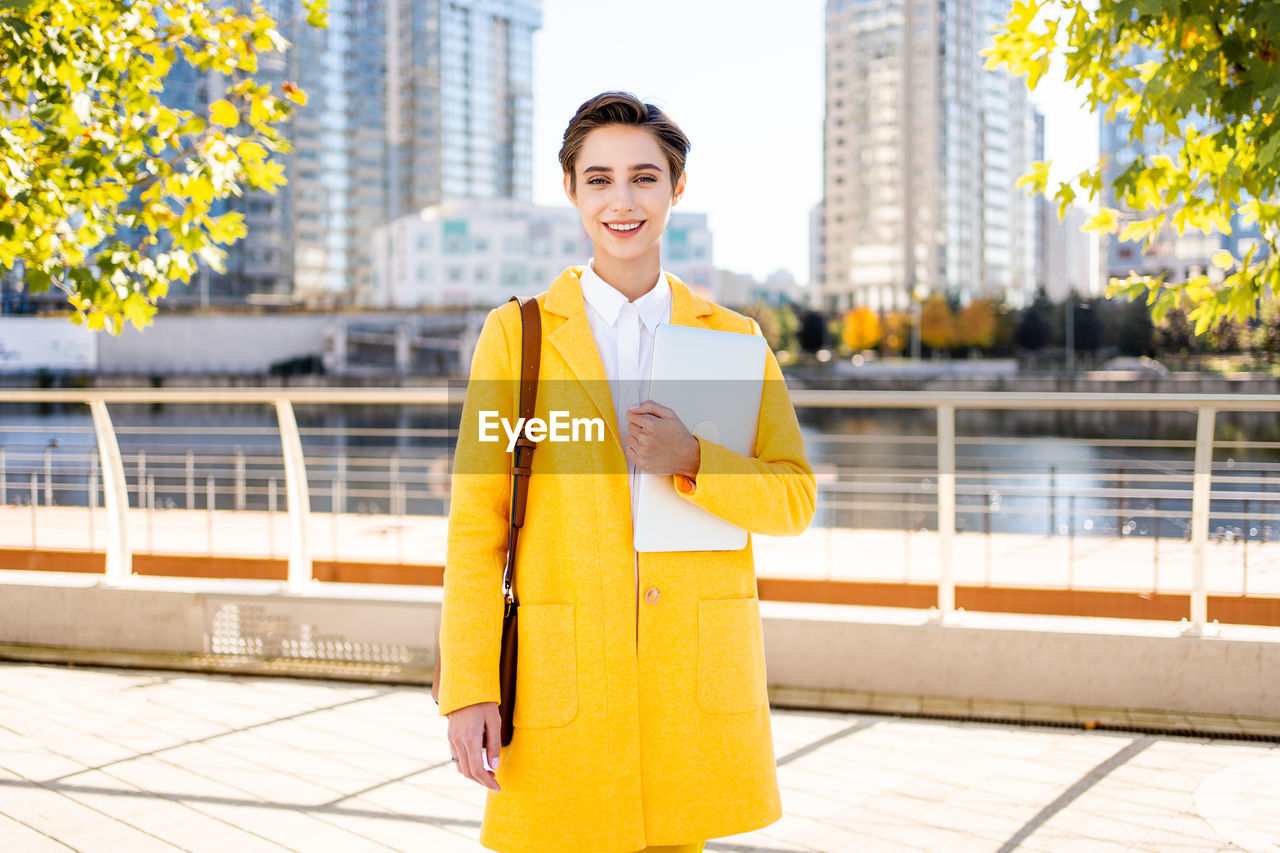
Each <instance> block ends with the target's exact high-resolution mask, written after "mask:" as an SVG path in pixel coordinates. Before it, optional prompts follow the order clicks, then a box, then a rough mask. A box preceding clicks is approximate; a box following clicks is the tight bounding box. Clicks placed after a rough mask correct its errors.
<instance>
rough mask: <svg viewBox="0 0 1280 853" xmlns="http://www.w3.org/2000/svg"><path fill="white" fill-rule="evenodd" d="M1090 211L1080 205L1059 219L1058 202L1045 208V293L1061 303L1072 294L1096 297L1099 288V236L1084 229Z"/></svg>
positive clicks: (1043, 279)
mask: <svg viewBox="0 0 1280 853" xmlns="http://www.w3.org/2000/svg"><path fill="white" fill-rule="evenodd" d="M1088 218H1089V212H1088V211H1087V210H1085V209H1084V208H1083V207H1081V206H1080V205H1077V204H1073V205H1071V206H1070V207H1068V208H1067V211H1066V214H1065V215H1064V216H1063V217H1062V219H1058V205H1057V203H1056V202H1051V203H1049V204H1047V205H1045V206H1044V208H1043V219H1042V229H1043V233H1044V267H1043V278H1042V280H1041V286H1042V287H1043V288H1044V291H1045V294H1046V295H1048V297H1049V298H1050V299H1052V300H1054V301H1055V302H1060V301H1062V300H1063V299H1065V298H1067V297H1068V296H1069V295H1070V294H1072V293H1075V294H1077V295H1078V296H1092V295H1094V294H1095V292H1096V290H1097V284H1096V281H1095V280H1096V278H1097V276H1096V275H1094V271H1095V270H1096V269H1097V258H1096V255H1097V246H1098V238H1097V235H1095V234H1093V233H1091V232H1086V231H1084V223H1085V220H1087V219H1088Z"/></svg>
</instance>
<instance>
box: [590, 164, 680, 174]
mask: <svg viewBox="0 0 1280 853" xmlns="http://www.w3.org/2000/svg"><path fill="white" fill-rule="evenodd" d="M646 170H650V171H654V172H661V171H662V167H661V166H655V165H654V164H652V163H641V164H640V165H638V166H632V167H631V171H633V172H643V171H646ZM588 172H604V173H606V174H610V175H611V174H613V169H610V168H609V167H608V166H588V167H587V168H585V169H583V170H582V174H584V175H585V174H587V173H588Z"/></svg>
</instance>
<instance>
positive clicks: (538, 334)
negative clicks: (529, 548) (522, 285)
mask: <svg viewBox="0 0 1280 853" xmlns="http://www.w3.org/2000/svg"><path fill="white" fill-rule="evenodd" d="M510 301H512V302H516V303H518V304H519V305H520V417H521V418H523V419H524V424H525V427H524V429H522V430H521V432H520V436H519V437H518V438H517V439H516V446H515V448H514V449H513V450H512V451H511V533H510V535H509V536H508V538H507V566H506V568H505V569H504V570H503V572H502V595H503V597H504V598H506V599H507V602H508V604H514V603H515V597H514V596H513V594H512V592H511V581H512V577H513V576H514V574H515V566H516V541H517V540H518V539H519V535H520V528H521V527H523V526H524V508H525V503H526V502H527V501H528V499H529V475H530V474H531V473H532V470H533V467H532V466H533V450H534V448H535V447H537V443H536V442H534V441H533V440H531V439H530V438H529V434H528V424H529V421H530V420H531V419H532V418H533V408H534V403H536V402H537V399H538V367H539V365H540V364H541V362H542V316H541V314H539V311H538V300H536V299H534V298H532V297H523V298H522V297H519V296H513V297H511V300H510Z"/></svg>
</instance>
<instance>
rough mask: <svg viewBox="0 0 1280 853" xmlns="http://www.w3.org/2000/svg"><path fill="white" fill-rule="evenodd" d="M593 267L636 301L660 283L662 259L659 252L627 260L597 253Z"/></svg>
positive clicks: (615, 287)
mask: <svg viewBox="0 0 1280 853" xmlns="http://www.w3.org/2000/svg"><path fill="white" fill-rule="evenodd" d="M655 248H656V247H655ZM591 268H592V269H594V270H595V272H596V275H598V276H600V278H602V279H603V280H604V281H605V282H606V283H607V284H608V285H609V286H610V287H612V288H613V289H614V290H616V291H618V292H619V293H621V294H622V295H623V296H625V297H627V301H628V302H635V301H636V300H637V299H639V298H640V297H641V296H644V295H645V294H646V293H648V292H649V291H650V290H653V287H654V285H655V284H657V283H658V275H659V274H660V273H661V272H662V261H661V258H660V257H659V256H658V253H657V252H651V253H648V254H646V255H645V256H644V257H642V258H636V259H635V260H626V261H623V260H618V259H617V258H611V257H609V256H608V255H604V256H601V255H596V256H595V259H594V260H593V261H592V264H591Z"/></svg>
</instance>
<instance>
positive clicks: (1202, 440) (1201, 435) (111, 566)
mask: <svg viewBox="0 0 1280 853" xmlns="http://www.w3.org/2000/svg"><path fill="white" fill-rule="evenodd" d="M791 396H792V401H793V402H794V404H795V405H796V407H797V408H820V409H821V408H825V409H859V410H877V409H917V410H930V411H933V412H934V414H935V416H936V424H937V426H936V443H937V468H936V476H937V498H936V511H937V520H938V521H937V529H938V534H939V558H938V559H939V566H938V568H939V583H938V599H937V605H936V607H937V611H938V616H939V618H941V619H946V618H947V617H948V616H949V615H950V614H951V613H952V612H953V611H954V609H955V579H954V572H953V566H952V556H953V537H954V535H955V532H956V513H957V506H956V497H957V482H956V480H957V472H956V446H957V443H958V441H957V437H956V428H955V417H956V412H957V411H960V410H1034V409H1038V410H1077V411H1137V412H1157V411H1158V412H1194V413H1196V415H1197V418H1196V433H1195V441H1194V454H1195V455H1194V462H1193V465H1192V472H1191V473H1192V490H1191V492H1192V494H1191V518H1190V539H1191V544H1192V579H1191V596H1190V600H1191V603H1190V620H1189V627H1188V632H1189V633H1195V634H1199V633H1202V632H1203V631H1204V630H1205V627H1206V621H1207V590H1206V583H1205V547H1206V543H1207V542H1208V539H1209V504H1210V499H1211V495H1212V493H1211V492H1210V479H1211V472H1212V452H1213V447H1214V428H1215V419H1216V415H1217V413H1218V412H1274V413H1280V396H1276V395H1247V394H1240V395H1197V394H1184V395H1164V394H1091V393H1054V394H1050V393H1026V392H884V391H847V390H796V391H793V392H792V394H791ZM22 402H39V403H53V402H61V403H81V404H87V405H88V406H89V409H90V412H91V414H92V418H93V425H94V432H95V436H96V442H97V447H98V451H99V456H100V458H101V460H102V468H103V471H102V474H103V480H102V485H103V493H104V496H105V505H106V511H107V528H108V542H107V551H106V580H107V582H108V583H109V584H116V585H119V584H124V583H127V581H128V578H129V577H130V575H131V563H132V553H133V551H132V549H131V546H130V543H129V541H128V536H127V529H128V528H127V524H126V519H127V511H128V507H129V501H128V494H127V491H126V488H127V486H126V480H125V470H124V461H123V458H122V456H121V453H120V447H119V443H118V440H117V430H116V428H115V427H113V425H112V421H111V417H110V415H109V413H108V410H107V406H108V404H120V403H193V404H211V403H212V404H218V403H226V404H261V405H263V406H271V407H273V409H274V411H275V415H276V419H277V423H278V431H279V437H280V441H281V447H282V449H283V463H284V470H285V480H286V484H285V485H286V495H287V512H288V516H289V530H290V537H289V538H290V545H289V561H288V565H289V569H288V584H287V588H288V590H289V591H290V592H291V593H295V594H305V593H307V592H308V590H309V589H311V588H312V583H311V581H312V577H313V575H312V562H311V560H312V558H311V554H310V550H309V548H308V544H307V539H308V537H307V524H308V514H309V511H310V492H309V488H308V479H307V472H306V459H305V457H304V454H303V449H302V441H301V437H300V433H299V429H298V426H297V423H296V420H295V418H294V406H295V405H315V404H319V405H378V404H383V405H419V406H421V405H427V406H442V405H447V404H448V403H450V402H451V396H450V389H448V388H445V387H435V388H398V389H386V388H301V389H300V388H253V389H225V388H199V389H133V388H129V389H85V390H72V389H40V390H34V389H0V404H2V403H22ZM452 402H457V400H456V395H455V397H454V399H453V400H452ZM914 440H916V441H919V437H915V439H914ZM961 441H963V440H961ZM1166 443H1169V442H1166ZM1173 444H1181V443H1180V442H1173ZM46 464H47V463H46ZM243 464H244V462H243V456H240V457H239V459H238V461H237V465H239V466H240V469H239V470H240V471H241V474H242V473H243ZM188 468H190V462H188ZM34 476H35V475H34V474H33V475H32V477H33V480H32V494H33V495H34V494H35V488H36V486H35V479H34ZM272 486H273V487H274V481H273V483H272ZM335 489H336V486H335ZM272 492H273V493H274V488H272ZM273 496H274V495H273ZM400 501H401V508H403V507H402V504H403V492H402V490H401V495H400ZM272 503H273V504H274V501H273V502H272Z"/></svg>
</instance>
